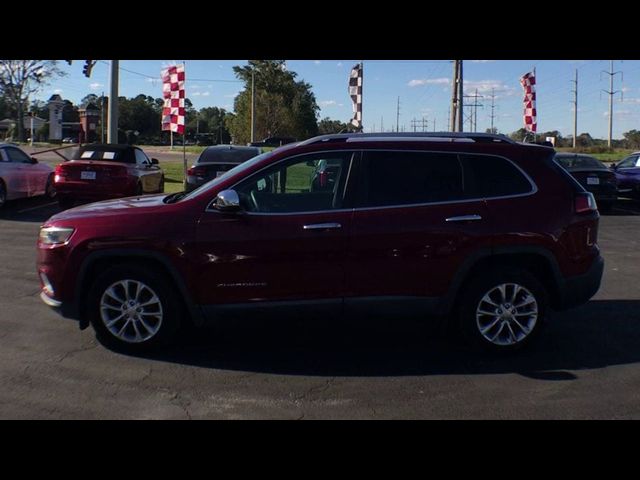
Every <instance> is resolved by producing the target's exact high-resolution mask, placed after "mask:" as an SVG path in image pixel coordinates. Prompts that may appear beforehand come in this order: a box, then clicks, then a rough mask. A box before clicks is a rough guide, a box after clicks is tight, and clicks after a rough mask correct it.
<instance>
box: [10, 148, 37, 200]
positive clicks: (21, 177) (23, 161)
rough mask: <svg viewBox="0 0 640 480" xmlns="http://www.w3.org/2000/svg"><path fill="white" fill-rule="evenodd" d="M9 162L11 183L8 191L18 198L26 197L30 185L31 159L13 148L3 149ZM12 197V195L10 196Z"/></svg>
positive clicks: (32, 181) (30, 187)
mask: <svg viewBox="0 0 640 480" xmlns="http://www.w3.org/2000/svg"><path fill="white" fill-rule="evenodd" d="M4 153H5V154H6V156H7V158H8V160H9V171H10V172H11V177H12V178H11V183H12V186H9V187H8V188H9V191H10V192H13V194H15V195H16V196H18V197H27V196H29V195H30V191H31V189H32V186H31V185H32V184H33V183H34V179H32V178H31V177H32V172H31V170H32V169H31V168H30V167H31V166H32V165H31V158H30V157H29V156H28V155H27V154H26V153H24V152H23V151H22V150H20V149H18V148H15V147H6V148H5V149H4ZM12 196H13V195H12Z"/></svg>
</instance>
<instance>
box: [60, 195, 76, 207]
mask: <svg viewBox="0 0 640 480" xmlns="http://www.w3.org/2000/svg"><path fill="white" fill-rule="evenodd" d="M58 205H59V206H60V208H61V209H62V210H67V209H69V208H71V207H73V205H74V202H73V200H72V199H70V198H66V197H60V196H58Z"/></svg>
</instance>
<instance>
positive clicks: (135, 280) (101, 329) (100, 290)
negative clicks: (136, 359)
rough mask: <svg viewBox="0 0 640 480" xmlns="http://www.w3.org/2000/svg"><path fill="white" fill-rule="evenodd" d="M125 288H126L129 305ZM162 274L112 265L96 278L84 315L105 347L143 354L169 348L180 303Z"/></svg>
mask: <svg viewBox="0 0 640 480" xmlns="http://www.w3.org/2000/svg"><path fill="white" fill-rule="evenodd" d="M125 285H128V290H129V293H128V295H129V302H127V301H126V299H127V297H126V293H125ZM173 291H174V289H173V288H171V284H170V282H169V280H168V279H167V278H166V276H165V275H164V273H163V272H161V271H158V270H156V269H153V268H148V267H142V266H138V265H115V266H113V267H111V268H109V269H108V270H107V271H105V272H104V273H102V274H101V275H100V276H98V277H97V278H96V280H95V281H94V282H93V285H92V286H91V289H90V291H89V295H88V303H87V313H88V315H89V320H90V322H91V325H92V326H93V328H94V330H95V332H96V337H97V339H98V341H99V342H100V343H102V344H103V345H104V346H106V347H107V348H110V349H113V350H116V351H121V352H125V353H144V352H149V351H153V350H157V349H159V348H161V347H164V346H166V345H169V344H170V343H171V342H172V341H174V340H175V339H176V338H177V333H178V330H179V329H180V312H181V308H180V305H181V304H180V301H179V299H178V298H176V296H175V294H174V293H173Z"/></svg>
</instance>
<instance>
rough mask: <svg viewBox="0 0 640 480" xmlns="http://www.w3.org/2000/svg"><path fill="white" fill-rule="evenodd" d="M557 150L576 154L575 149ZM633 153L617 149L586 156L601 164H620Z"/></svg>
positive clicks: (629, 150) (624, 149)
mask: <svg viewBox="0 0 640 480" xmlns="http://www.w3.org/2000/svg"><path fill="white" fill-rule="evenodd" d="M556 150H557V151H559V152H568V153H573V152H574V150H573V148H557V149H556ZM632 152H634V150H631V149H627V148H616V149H614V151H613V152H606V153H584V155H589V156H590V157H594V158H597V159H598V160H600V161H601V162H605V163H611V162H619V161H620V160H622V159H623V158H624V157H626V156H628V155H630V154H631V153H632ZM578 153H580V152H578Z"/></svg>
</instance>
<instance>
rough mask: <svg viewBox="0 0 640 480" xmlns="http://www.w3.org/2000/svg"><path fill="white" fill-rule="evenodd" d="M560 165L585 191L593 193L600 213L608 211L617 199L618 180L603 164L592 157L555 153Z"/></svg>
mask: <svg viewBox="0 0 640 480" xmlns="http://www.w3.org/2000/svg"><path fill="white" fill-rule="evenodd" d="M556 161H557V162H558V163H560V165H562V166H563V167H564V168H565V169H566V170H567V171H568V172H569V173H570V174H571V175H572V176H573V177H574V178H575V179H576V180H577V181H578V182H580V185H582V186H583V187H584V188H585V190H587V191H588V192H591V193H593V196H594V197H595V199H596V202H597V203H598V207H599V209H600V210H602V211H605V212H606V211H609V210H611V208H612V207H613V204H614V203H615V202H616V200H617V199H618V180H617V179H616V175H615V174H614V173H613V172H612V171H611V170H609V169H608V168H607V167H606V165H605V164H604V163H602V162H601V161H600V160H598V159H597V158H594V157H590V156H588V155H582V154H577V153H556Z"/></svg>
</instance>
